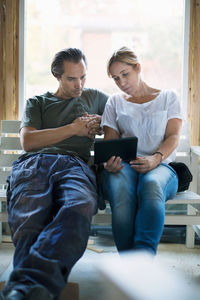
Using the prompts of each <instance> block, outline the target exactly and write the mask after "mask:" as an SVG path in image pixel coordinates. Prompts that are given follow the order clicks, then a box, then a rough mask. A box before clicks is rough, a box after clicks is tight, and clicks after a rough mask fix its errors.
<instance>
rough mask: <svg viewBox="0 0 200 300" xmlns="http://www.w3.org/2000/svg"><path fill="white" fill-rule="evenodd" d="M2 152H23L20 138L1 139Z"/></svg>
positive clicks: (0, 148) (0, 147)
mask: <svg viewBox="0 0 200 300" xmlns="http://www.w3.org/2000/svg"><path fill="white" fill-rule="evenodd" d="M0 150H22V147H21V144H20V139H19V138H18V137H1V138H0Z"/></svg>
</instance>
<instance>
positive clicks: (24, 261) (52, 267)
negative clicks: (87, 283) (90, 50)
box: [0, 48, 108, 300]
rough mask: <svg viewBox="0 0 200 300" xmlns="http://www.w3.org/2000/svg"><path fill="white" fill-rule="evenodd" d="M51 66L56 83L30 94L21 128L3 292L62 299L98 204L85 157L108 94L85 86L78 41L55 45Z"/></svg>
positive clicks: (3, 295) (11, 182)
mask: <svg viewBox="0 0 200 300" xmlns="http://www.w3.org/2000/svg"><path fill="white" fill-rule="evenodd" d="M51 71H52V73H53V75H54V76H55V77H56V79H57V80H58V83H59V86H58V90H57V91H56V92H55V93H54V94H53V93H49V92H47V93H46V94H44V95H42V96H36V97H34V98H31V99H29V100H28V101H27V104H26V108H25V112H24V115H23V119H22V124H21V130H20V140H21V144H22V147H23V149H24V150H25V153H24V154H23V155H22V156H21V157H20V158H19V160H17V161H16V162H14V164H13V168H12V173H11V176H10V178H9V179H8V183H9V187H8V191H7V196H8V213H9V225H10V230H11V235H12V239H13V242H14V244H15V254H14V260H13V265H14V270H13V272H12V273H11V275H10V279H9V281H8V283H7V285H6V287H5V288H4V290H3V292H2V293H1V294H0V299H6V300H8V299H9V300H11V299H15V300H19V299H20V300H22V299H29V300H30V299H31V300H35V299H37V300H45V299H48V300H50V299H59V295H60V293H61V291H62V289H63V288H64V286H65V284H66V281H67V278H68V275H69V273H70V271H71V269H72V267H73V265H74V264H75V263H76V262H77V260H78V259H79V258H80V257H81V256H82V255H83V253H84V251H85V249H86V246H87V241H88V237H89V232H90V223H91V219H92V216H93V215H94V214H95V212H96V210H97V194H96V182H95V176H94V174H93V172H92V171H91V169H90V167H89V166H88V165H87V162H88V159H89V153H90V147H91V145H92V143H93V137H94V135H95V134H96V133H98V132H99V130H100V119H101V117H100V115H101V114H102V113H103V110H104V106H105V103H106V101H107V98H108V96H107V95H105V94H103V93H102V92H99V91H97V90H94V89H84V85H85V80H86V59H85V56H84V54H83V53H82V52H81V51H80V50H79V49H76V48H68V49H65V50H63V51H60V52H58V53H57V54H56V55H55V58H54V60H53V62H52V65H51Z"/></svg>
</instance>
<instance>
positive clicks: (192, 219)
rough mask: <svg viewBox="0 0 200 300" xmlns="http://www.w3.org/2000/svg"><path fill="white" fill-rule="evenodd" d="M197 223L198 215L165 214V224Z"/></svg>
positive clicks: (198, 221) (198, 220) (199, 221)
mask: <svg viewBox="0 0 200 300" xmlns="http://www.w3.org/2000/svg"><path fill="white" fill-rule="evenodd" d="M186 224H187V225H199V224H200V216H198V215H197V216H194V215H190V216H189V215H165V225H186Z"/></svg>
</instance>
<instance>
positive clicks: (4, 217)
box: [0, 212, 8, 222]
mask: <svg viewBox="0 0 200 300" xmlns="http://www.w3.org/2000/svg"><path fill="white" fill-rule="evenodd" d="M0 222H8V214H7V213H6V212H3V213H2V212H0Z"/></svg>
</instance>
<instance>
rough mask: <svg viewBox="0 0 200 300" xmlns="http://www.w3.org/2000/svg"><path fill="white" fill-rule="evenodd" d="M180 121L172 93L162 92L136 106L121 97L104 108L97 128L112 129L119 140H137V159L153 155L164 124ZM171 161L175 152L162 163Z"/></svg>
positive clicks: (158, 144) (117, 95)
mask: <svg viewBox="0 0 200 300" xmlns="http://www.w3.org/2000/svg"><path fill="white" fill-rule="evenodd" d="M173 118H178V119H182V115H181V108H180V103H179V100H178V97H177V94H176V93H175V92H174V91H170V90H164V91H161V92H160V94H159V95H158V96H157V97H156V98H155V99H153V100H151V101H149V102H146V103H142V104H138V103H132V102H129V101H127V100H125V99H124V98H123V96H122V94H121V93H118V94H114V95H112V96H111V97H110V98H109V99H108V101H107V104H106V107H105V110H104V113H103V116H102V121H101V126H102V127H103V126H108V127H111V128H113V129H114V130H115V131H117V133H118V134H119V135H120V136H121V137H131V136H137V137H138V152H137V155H138V156H146V155H151V154H152V153H154V152H155V151H156V150H157V149H158V148H159V146H160V144H161V143H162V142H163V140H164V135H165V130H166V126H167V122H168V120H170V119H173ZM174 159H175V151H174V152H173V153H171V155H170V156H169V157H168V158H167V159H166V160H165V161H164V162H166V163H169V162H170V161H173V160H174Z"/></svg>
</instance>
